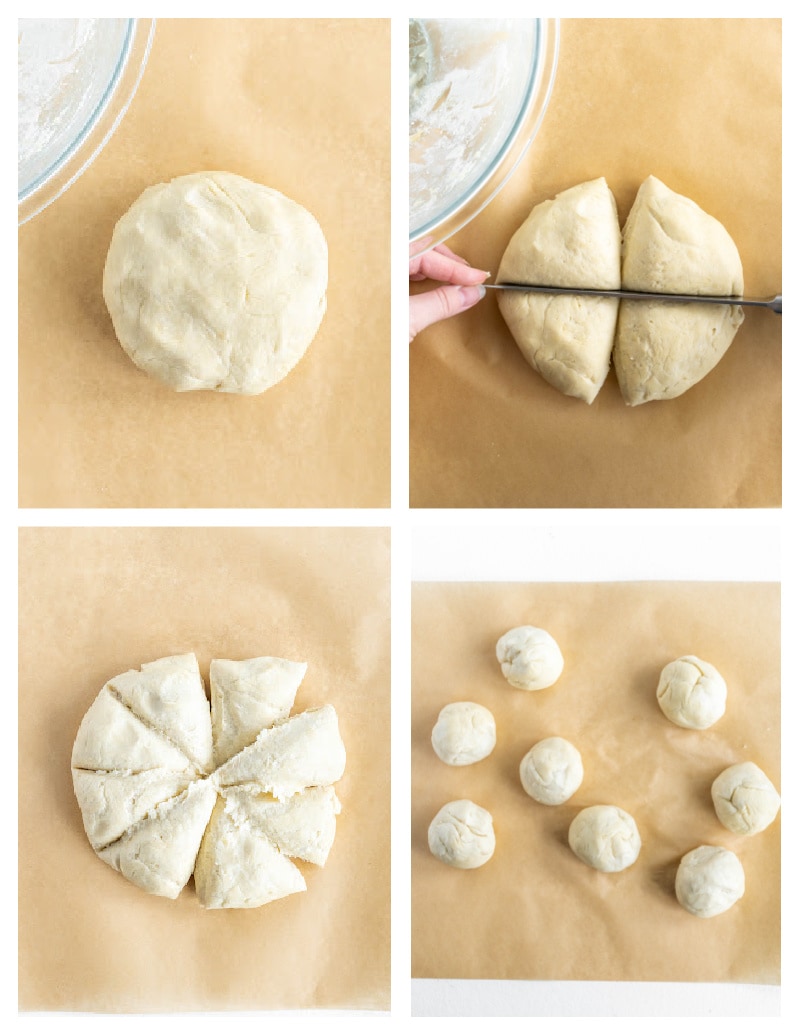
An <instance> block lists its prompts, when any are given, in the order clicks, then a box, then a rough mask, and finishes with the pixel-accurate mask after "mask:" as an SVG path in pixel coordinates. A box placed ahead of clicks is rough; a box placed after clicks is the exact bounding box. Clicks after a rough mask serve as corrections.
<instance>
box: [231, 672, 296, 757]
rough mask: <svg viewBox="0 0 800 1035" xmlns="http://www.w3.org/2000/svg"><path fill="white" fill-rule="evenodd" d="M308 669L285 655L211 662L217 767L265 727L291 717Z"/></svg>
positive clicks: (249, 742)
mask: <svg viewBox="0 0 800 1035" xmlns="http://www.w3.org/2000/svg"><path fill="white" fill-rule="evenodd" d="M307 668H308V666H307V665H306V664H305V663H303V662H296V661H288V660H287V659H286V658H269V657H265V658H249V659H248V660H246V661H227V660H225V659H219V660H215V661H212V662H211V674H210V682H211V723H212V728H213V737H214V764H215V766H216V767H219V766H221V765H222V764H223V763H224V762H227V761H228V759H229V758H231V757H233V755H236V754H238V753H239V752H240V751H241V750H242V748H245V747H247V746H248V745H249V744H252V743H253V741H254V740H255V739H256V737H257V736H258V735H259V733H260V732H261V731H262V730H263V729H266V728H267V727H269V726H272V725H274V724H275V723H276V722H278V721H279V720H281V719H285V718H287V717H288V715H289V713H290V712H291V710H292V706H293V705H294V699H295V697H296V695H297V691H298V689H299V687H300V684H301V683H302V681H303V678H304V677H305V674H306V669H307Z"/></svg>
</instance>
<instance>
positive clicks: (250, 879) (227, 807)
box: [72, 654, 345, 909]
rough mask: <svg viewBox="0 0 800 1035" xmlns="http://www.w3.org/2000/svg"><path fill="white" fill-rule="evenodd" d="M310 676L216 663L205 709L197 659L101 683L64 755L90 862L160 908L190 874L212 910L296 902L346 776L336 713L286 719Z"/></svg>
mask: <svg viewBox="0 0 800 1035" xmlns="http://www.w3.org/2000/svg"><path fill="white" fill-rule="evenodd" d="M305 673H306V665H305V664H300V663H297V662H293V661H287V660H285V659H283V658H266V657H265V658H252V659H249V660H247V661H213V662H212V663H211V673H210V674H211V680H210V681H211V703H210V707H209V702H208V699H207V698H206V694H205V689H204V685H203V680H202V677H201V675H200V670H199V667H198V664H197V659H196V657H195V656H194V654H182V655H177V656H175V657H168V658H161V659H160V660H158V661H154V662H150V663H148V664H145V665H142V667H141V670H140V671H136V670H133V671H130V672H124V673H123V674H122V675H120V676H117V677H115V678H114V679H111V680H109V681H108V683H106V685H105V686H104V687H103V689H102V690H101V691H100V693H99V694H98V696H97V697H96V699H95V701H94V703H93V704H92V705H91V707H90V708H89V710H88V711H87V713H86V715H85V716H84V718H83V721H82V722H81V725H80V728H79V729H78V734H77V736H76V738H75V744H74V747H73V752H72V777H73V786H74V789H75V795H76V797H77V799H78V804H79V806H80V809H81V814H82V817H83V824H84V828H85V830H86V835H87V837H88V839H89V842H90V844H91V845H92V848H94V850H95V852H96V853H97V854H98V856H99V857H100V858H101V859H102V860H103V861H104V862H107V863H108V864H109V865H111V866H113V867H114V869H116V870H119V872H120V873H122V874H123V875H124V876H125V877H127V879H128V880H130V881H131V882H132V883H134V884H136V885H138V886H139V887H140V888H142V889H144V890H145V891H149V892H151V893H152V894H155V895H162V896H165V897H167V898H176V897H177V896H178V895H179V894H180V892H181V890H182V889H183V888H184V887H185V885H186V884H187V882H188V881H189V878H190V877H191V876H192V873H194V877H195V888H196V891H197V895H198V898H199V900H200V902H201V904H202V905H203V906H205V907H207V908H211V909H214V908H242V907H253V906H261V905H264V904H266V903H267V902H271V901H273V900H274V899H278V898H282V897H283V896H285V895H291V894H293V893H294V892H298V891H304V890H305V888H306V884H305V879H304V877H303V875H302V873H301V872H300V870H299V869H298V867H297V866H296V865H295V864H294V863H293V862H292V861H291V860H292V859H293V858H294V859H302V860H304V861H307V862H311V863H315V864H316V865H318V866H323V865H324V864H325V861H326V859H327V857H328V853H329V851H330V848H331V845H332V843H333V839H334V835H335V832H336V816H337V814H338V813H339V811H340V805H339V801H338V799H337V797H336V793H335V791H334V788H333V786H332V785H333V784H334V783H335V782H336V781H337V780H339V779H340V778H341V776H342V774H343V773H344V767H345V748H344V744H343V742H342V739H341V736H340V734H339V725H338V719H337V715H336V711H335V709H334V708H333V707H332V706H331V705H323V706H322V707H321V708H312V709H309V710H307V711H305V712H301V713H299V714H297V715H294V716H290V712H291V709H292V706H293V704H294V698H295V695H296V693H297V690H298V688H299V686H300V683H301V681H302V679H303V677H304V676H305Z"/></svg>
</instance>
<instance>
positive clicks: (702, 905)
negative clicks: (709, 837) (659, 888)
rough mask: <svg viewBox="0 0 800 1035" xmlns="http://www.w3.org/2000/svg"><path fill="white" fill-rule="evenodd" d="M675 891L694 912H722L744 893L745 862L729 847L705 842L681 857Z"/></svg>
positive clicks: (687, 908)
mask: <svg viewBox="0 0 800 1035" xmlns="http://www.w3.org/2000/svg"><path fill="white" fill-rule="evenodd" d="M675 894H676V896H677V898H678V901H679V902H680V904H681V905H682V906H683V908H684V909H686V910H687V911H688V912H689V913H692V914H693V915H694V916H699V917H703V918H708V917H711V916H718V915H719V914H720V913H724V912H725V911H726V910H727V909H730V908H731V906H732V905H734V903H736V902H738V901H739V899H740V898H741V897H742V895H744V870H743V869H742V864H741V863H740V862H739V859H738V858H737V857H736V856H735V855H734V854H733V852H730V851H728V849H727V848H718V847H716V846H713V845H701V846H700V847H699V848H695V849H694V850H693V851H691V852H688V853H687V854H686V855H684V857H683V858H682V859H681V862H680V865H679V866H678V872H677V874H676V875H675Z"/></svg>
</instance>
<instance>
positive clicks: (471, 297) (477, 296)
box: [458, 284, 486, 308]
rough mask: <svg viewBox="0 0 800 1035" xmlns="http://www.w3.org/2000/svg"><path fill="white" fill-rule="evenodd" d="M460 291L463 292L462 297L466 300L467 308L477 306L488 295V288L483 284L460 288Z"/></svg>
mask: <svg viewBox="0 0 800 1035" xmlns="http://www.w3.org/2000/svg"><path fill="white" fill-rule="evenodd" d="M458 290H459V291H460V292H461V297H462V298H463V299H464V307H465V308H466V307H468V306H471V305H475V303H476V302H480V300H481V299H482V298H483V296H484V295H485V294H486V288H485V287H484V286H483V284H471V285H469V286H468V287H460V288H459V289H458Z"/></svg>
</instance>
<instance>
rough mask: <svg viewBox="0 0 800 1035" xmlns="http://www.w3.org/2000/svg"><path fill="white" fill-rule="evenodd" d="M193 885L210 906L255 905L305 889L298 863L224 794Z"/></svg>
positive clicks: (205, 838) (208, 907) (195, 873)
mask: <svg viewBox="0 0 800 1035" xmlns="http://www.w3.org/2000/svg"><path fill="white" fill-rule="evenodd" d="M194 885H195V889H196V890H197V897H198V899H199V900H200V905H202V906H204V907H205V908H206V909H254V908H256V907H258V906H264V905H266V904H267V903H268V902H274V901H275V900H276V899H279V898H285V897H286V896H287V895H293V894H295V893H297V892H298V891H305V890H306V882H305V880H304V878H303V875H302V873H301V872H300V871H299V870H298V868H297V867H296V866H295V864H294V863H293V862H292V861H291V860H290V859H287V857H286V856H285V855H282V854H281V852H280V851H279V850H278V849H277V848H276V847H275V845H273V844H272V843H271V842H270V840H269V839H268V838H267V837H265V836H264V834H263V833H261V831H259V830H257V829H256V828H254V827H253V826H252V825H251V824H249V823H248V822H247V821H246V820H244V819H242V818H241V817H240V816H236V815H235V814H234V811H233V810H232V809H231V808H230V806H229V804H228V803H227V802H224V801H222V800H219V801H218V802H217V804H216V807H215V808H214V812H213V815H212V816H211V821H210V823H209V824H208V829H207V830H206V832H205V835H204V837H203V841H202V844H201V845H200V852H199V854H198V857H197V866H196V868H195V872H194Z"/></svg>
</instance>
